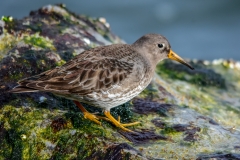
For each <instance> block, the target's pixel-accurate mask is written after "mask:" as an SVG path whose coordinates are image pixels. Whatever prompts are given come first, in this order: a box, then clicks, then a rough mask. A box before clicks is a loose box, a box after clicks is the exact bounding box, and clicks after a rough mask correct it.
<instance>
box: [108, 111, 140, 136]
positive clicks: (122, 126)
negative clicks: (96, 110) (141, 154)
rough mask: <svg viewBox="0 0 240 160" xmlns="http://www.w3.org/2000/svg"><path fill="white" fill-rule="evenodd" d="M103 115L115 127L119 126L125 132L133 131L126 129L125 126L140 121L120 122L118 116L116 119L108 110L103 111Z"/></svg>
mask: <svg viewBox="0 0 240 160" xmlns="http://www.w3.org/2000/svg"><path fill="white" fill-rule="evenodd" d="M104 114H105V116H106V117H107V118H108V119H109V120H110V121H111V122H112V123H113V124H114V125H115V126H117V127H119V128H121V129H122V130H124V131H127V132H133V131H131V130H130V129H127V128H126V127H127V126H132V125H136V124H139V123H140V122H133V123H127V124H122V123H121V122H120V116H119V117H118V120H116V119H115V118H114V117H113V116H112V115H111V113H110V111H104Z"/></svg>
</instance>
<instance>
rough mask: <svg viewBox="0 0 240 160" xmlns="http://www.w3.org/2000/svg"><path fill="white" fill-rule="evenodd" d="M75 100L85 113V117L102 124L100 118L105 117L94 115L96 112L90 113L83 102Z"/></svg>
mask: <svg viewBox="0 0 240 160" xmlns="http://www.w3.org/2000/svg"><path fill="white" fill-rule="evenodd" d="M73 102H74V103H75V104H76V105H77V106H78V108H79V109H80V110H81V111H82V113H83V115H84V118H86V119H89V120H91V121H94V122H95V123H97V124H99V125H101V122H99V121H98V120H99V119H100V118H102V119H105V117H100V116H96V115H94V114H92V113H89V112H88V111H87V110H86V109H85V108H84V107H83V106H82V104H81V103H80V102H78V101H73Z"/></svg>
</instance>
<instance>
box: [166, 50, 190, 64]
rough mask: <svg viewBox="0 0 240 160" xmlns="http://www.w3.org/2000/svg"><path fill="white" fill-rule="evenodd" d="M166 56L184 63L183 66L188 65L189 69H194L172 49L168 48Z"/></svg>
mask: <svg viewBox="0 0 240 160" xmlns="http://www.w3.org/2000/svg"><path fill="white" fill-rule="evenodd" d="M168 58H169V59H172V60H174V61H178V62H180V63H182V64H184V65H185V66H188V67H189V68H191V69H194V68H193V67H192V66H190V64H188V63H187V62H185V61H184V60H183V59H182V58H181V57H180V56H179V55H177V54H176V53H175V52H173V51H172V50H170V52H169V53H168Z"/></svg>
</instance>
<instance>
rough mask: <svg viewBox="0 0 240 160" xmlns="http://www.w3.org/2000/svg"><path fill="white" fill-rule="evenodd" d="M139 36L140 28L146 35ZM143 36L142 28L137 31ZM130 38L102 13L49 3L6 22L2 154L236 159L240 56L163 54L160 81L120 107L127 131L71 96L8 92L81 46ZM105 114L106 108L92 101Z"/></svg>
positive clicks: (2, 32)
mask: <svg viewBox="0 0 240 160" xmlns="http://www.w3.org/2000/svg"><path fill="white" fill-rule="evenodd" d="M139 36H140V35H139ZM137 38H138V37H136V39H137ZM112 43H124V42H123V41H122V40H121V39H119V38H118V37H117V36H115V35H114V34H112V33H111V31H110V28H109V24H108V23H107V22H106V20H105V19H104V18H91V17H87V16H84V15H76V14H74V13H72V12H70V11H69V10H67V9H66V8H65V6H64V5H48V6H44V7H42V8H40V9H39V10H37V11H31V12H30V15H29V16H28V17H25V18H23V19H20V20H18V19H14V17H13V18H12V17H5V16H3V18H2V20H1V21H0V80H1V81H0V145H1V148H0V159H39V157H41V158H42V159H197V158H198V159H211V158H216V159H238V158H239V154H240V149H239V148H240V147H239V144H240V132H239V129H240V128H239V126H240V116H239V115H240V109H239V108H240V98H239V97H240V83H239V82H240V63H239V62H235V61H232V60H214V61H213V62H209V61H200V60H199V61H189V63H191V64H192V65H193V66H194V67H195V70H194V71H191V70H189V69H188V68H186V67H185V66H183V65H180V64H177V63H173V62H171V61H163V62H161V63H160V64H159V65H158V67H157V69H156V73H157V74H156V75H155V77H154V79H153V81H152V83H151V84H150V85H149V86H148V87H147V88H146V89H145V90H144V91H143V92H142V93H141V94H140V95H139V96H138V97H136V98H134V99H133V100H132V101H130V102H127V103H126V104H124V105H122V106H119V107H116V108H113V109H112V110H111V112H112V115H113V116H114V117H115V118H117V117H118V116H121V121H122V122H123V123H128V122H134V121H140V122H141V124H140V125H138V126H134V127H130V128H131V129H132V130H134V131H135V132H136V133H126V132H124V131H121V130H119V129H118V128H116V127H114V126H113V125H112V124H110V123H109V122H106V121H102V125H101V126H100V125H97V124H95V123H93V122H91V121H89V120H86V119H85V118H84V117H83V115H82V113H81V112H80V111H79V109H78V108H77V107H76V106H75V105H74V103H73V102H72V101H70V100H67V99H64V98H61V97H57V96H55V95H53V94H51V93H45V92H39V93H21V94H10V93H8V92H7V91H9V90H10V89H11V88H13V87H14V86H15V85H16V84H17V81H18V80H20V79H22V78H25V77H29V76H32V75H35V74H38V73H41V72H43V71H45V70H48V69H51V68H54V67H56V66H59V65H62V64H64V63H65V62H66V61H68V60H70V59H71V58H72V57H74V56H76V55H78V54H80V53H81V52H82V51H84V50H86V49H89V48H92V47H95V46H99V45H108V44H112ZM84 106H85V107H86V109H87V110H89V111H90V112H93V113H97V114H99V115H103V114H102V111H101V110H100V109H98V108H95V107H93V106H88V105H86V104H84Z"/></svg>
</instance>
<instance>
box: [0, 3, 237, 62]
mask: <svg viewBox="0 0 240 160" xmlns="http://www.w3.org/2000/svg"><path fill="white" fill-rule="evenodd" d="M56 3H64V4H66V6H67V8H68V9H69V10H71V11H73V12H75V13H77V14H86V15H89V16H92V17H105V18H106V19H107V21H108V22H109V23H110V26H111V29H112V31H113V32H114V33H115V34H117V35H119V36H120V37H121V38H122V39H124V40H125V41H126V42H127V43H133V42H134V41H135V40H136V39H137V38H139V37H140V36H141V35H143V34H146V33H160V34H162V35H164V36H165V37H167V38H168V40H169V41H170V43H171V46H172V49H173V50H174V51H175V52H176V53H178V54H179V55H181V56H182V57H186V58H191V59H195V58H196V59H206V60H213V59H218V58H226V59H230V58H231V59H235V60H240V0H231V1H230V0H211V1H210V0H201V1H200V0H199V1H193V0H171V1H168V0H120V1H116V0H115V1H113V0H112V1H109V0H108V1H107V0H75V1H74V0H62V1H59V0H40V1H37V0H7V1H1V2H0V16H2V15H5V16H8V15H11V16H13V18H23V17H24V16H28V15H29V12H30V11H31V10H36V9H38V8H40V7H42V6H44V5H47V4H56Z"/></svg>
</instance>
